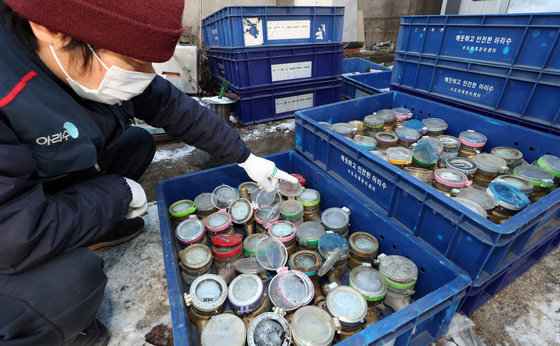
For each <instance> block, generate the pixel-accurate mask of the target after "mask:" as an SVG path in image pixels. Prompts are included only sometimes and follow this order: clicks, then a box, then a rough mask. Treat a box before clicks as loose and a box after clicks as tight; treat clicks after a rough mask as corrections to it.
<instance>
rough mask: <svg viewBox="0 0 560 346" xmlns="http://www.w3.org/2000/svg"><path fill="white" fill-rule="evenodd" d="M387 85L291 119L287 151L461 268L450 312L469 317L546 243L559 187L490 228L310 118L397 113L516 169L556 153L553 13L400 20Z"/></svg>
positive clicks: (558, 232) (558, 71)
mask: <svg viewBox="0 0 560 346" xmlns="http://www.w3.org/2000/svg"><path fill="white" fill-rule="evenodd" d="M391 89H392V90H394V91H395V90H396V91H397V92H390V93H386V94H381V95H375V96H369V97H365V98H361V99H357V100H350V101H346V102H343V103H339V104H336V105H329V106H323V107H319V108H315V109H309V110H304V111H299V112H297V113H296V150H297V151H298V152H300V153H302V154H303V156H305V157H306V158H307V159H308V160H310V161H311V162H314V163H315V164H316V165H318V166H319V167H321V168H322V169H323V170H325V171H326V172H327V173H328V174H329V175H331V176H332V177H334V178H335V179H336V180H338V181H343V182H344V183H345V184H347V186H348V187H349V188H355V189H357V190H358V191H359V192H358V193H359V194H360V195H362V196H364V198H367V199H368V200H369V201H370V202H371V204H370V206H369V208H370V209H372V210H374V211H376V213H378V214H381V215H386V216H388V217H390V218H391V219H392V220H393V221H394V222H395V224H397V225H399V226H400V227H402V228H403V229H405V230H407V231H408V232H410V233H411V234H413V235H414V236H416V237H418V238H420V239H422V240H424V241H426V242H428V243H429V244H430V245H432V246H433V247H434V248H435V249H436V250H438V251H439V252H440V253H442V254H443V255H445V257H447V258H448V259H450V260H451V261H453V262H454V263H456V264H457V265H459V266H460V267H461V268H462V269H464V270H465V271H467V272H468V273H469V275H470V276H471V278H472V280H473V284H472V285H471V287H470V288H469V289H468V290H467V294H466V297H465V298H464V300H463V301H462V303H461V305H460V307H459V309H460V311H462V312H464V313H466V314H471V313H472V312H474V311H475V310H476V309H477V308H478V307H480V306H481V305H482V304H483V303H484V302H486V301H487V300H488V299H490V298H491V297H492V296H494V295H495V294H497V293H498V292H499V291H500V290H501V289H503V288H504V287H505V286H507V285H508V284H509V283H511V282H512V281H513V280H515V278H517V277H518V276H519V275H521V274H522V273H523V272H524V271H526V270H527V269H528V268H530V267H531V266H532V265H533V264H534V263H535V262H536V261H538V260H539V259H540V258H542V257H543V256H544V255H546V254H547V253H548V252H550V251H551V250H552V249H554V248H556V247H558V245H559V243H560V190H556V191H553V192H552V193H550V194H549V195H547V196H546V197H545V198H543V199H541V200H539V201H537V202H536V203H533V204H531V205H529V206H528V207H527V208H525V209H524V210H522V211H521V212H519V213H518V214H516V215H514V216H513V217H512V218H511V219H509V220H507V221H506V222H504V223H503V224H500V225H497V224H494V223H492V222H490V221H489V220H487V219H484V218H482V217H481V216H479V215H477V214H475V213H474V212H472V211H470V210H468V209H467V208H466V207H464V206H462V205H460V204H459V203H456V202H455V201H453V200H452V199H450V198H448V197H446V196H444V195H443V194H442V193H440V192H438V191H436V190H435V189H433V188H432V187H431V186H428V185H426V184H423V183H421V182H419V181H418V180H417V179H416V178H414V177H412V176H410V175H409V174H408V173H406V172H404V171H402V170H400V169H398V168H396V167H395V166H393V165H391V164H389V163H387V162H385V161H382V160H381V159H379V158H378V157H377V156H375V155H373V154H371V153H370V152H369V151H367V150H365V149H362V148H360V147H359V146H358V145H356V144H353V143H352V142H351V141H348V140H347V139H346V138H343V137H341V136H340V135H338V134H335V133H334V132H333V131H332V130H330V129H327V128H325V127H324V126H321V125H320V124H319V122H330V123H335V122H346V121H349V120H355V119H357V118H359V117H360V116H362V117H363V116H365V115H367V114H371V113H372V112H374V111H377V110H379V109H383V108H394V107H406V108H408V109H410V110H411V111H412V112H413V113H414V116H415V118H417V119H420V120H422V119H426V118H429V117H437V118H442V119H444V120H445V121H446V122H447V123H448V124H449V128H448V130H447V133H449V134H450V135H454V136H457V135H458V134H459V132H460V131H462V130H464V129H466V128H468V129H473V130H475V131H478V132H481V133H484V134H486V136H487V137H488V142H487V146H488V147H490V148H491V147H494V146H499V145H503V146H509V147H513V148H517V149H518V150H520V151H521V152H522V153H523V155H524V158H525V159H526V160H527V161H528V162H532V161H534V160H536V159H538V158H539V157H540V156H542V155H545V154H553V155H556V156H560V136H559V135H560V14H558V13H542V14H519V15H486V16H414V17H412V16H406V17H402V19H401V26H400V30H399V39H398V42H397V47H396V56H395V64H394V68H393V74H392V80H391Z"/></svg>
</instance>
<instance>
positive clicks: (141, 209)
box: [124, 178, 148, 219]
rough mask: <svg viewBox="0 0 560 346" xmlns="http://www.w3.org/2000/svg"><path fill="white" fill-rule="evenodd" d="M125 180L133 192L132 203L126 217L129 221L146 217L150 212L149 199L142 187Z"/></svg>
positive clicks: (132, 181)
mask: <svg viewBox="0 0 560 346" xmlns="http://www.w3.org/2000/svg"><path fill="white" fill-rule="evenodd" d="M124 180H125V181H126V183H127V184H128V187H130V191H131V192H132V201H130V204H129V205H128V214H126V216H125V217H126V218H127V219H134V218H135V217H138V216H142V215H145V214H146V211H147V210H148V199H147V198H146V192H144V189H143V188H142V185H140V184H138V183H137V182H135V181H134V180H130V179H128V178H124Z"/></svg>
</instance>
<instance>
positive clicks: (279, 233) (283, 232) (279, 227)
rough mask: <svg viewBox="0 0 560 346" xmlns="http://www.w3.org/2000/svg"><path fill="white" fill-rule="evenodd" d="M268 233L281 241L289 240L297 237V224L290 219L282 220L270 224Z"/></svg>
mask: <svg viewBox="0 0 560 346" xmlns="http://www.w3.org/2000/svg"><path fill="white" fill-rule="evenodd" d="M268 233H269V234H270V236H271V237H274V238H276V239H278V240H280V241H288V240H291V239H293V238H294V237H295V235H296V226H295V225H294V224H293V223H291V222H289V221H284V220H280V221H277V222H275V223H273V224H272V225H271V226H270V228H269V230H268Z"/></svg>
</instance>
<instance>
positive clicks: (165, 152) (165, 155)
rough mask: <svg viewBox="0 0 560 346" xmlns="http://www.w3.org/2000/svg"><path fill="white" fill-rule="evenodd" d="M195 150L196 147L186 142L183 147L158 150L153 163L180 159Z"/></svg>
mask: <svg viewBox="0 0 560 346" xmlns="http://www.w3.org/2000/svg"><path fill="white" fill-rule="evenodd" d="M195 150H196V148H195V147H192V146H190V145H186V144H185V146H184V147H181V148H176V149H161V150H157V151H156V154H155V155H154V159H153V160H152V163H154V162H159V161H163V160H178V159H181V158H184V157H186V156H188V155H190V154H191V153H192V152H193V151H195Z"/></svg>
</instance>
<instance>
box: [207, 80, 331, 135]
mask: <svg viewBox="0 0 560 346" xmlns="http://www.w3.org/2000/svg"><path fill="white" fill-rule="evenodd" d="M214 85H215V87H216V88H218V89H217V90H219V87H220V85H222V81H221V80H219V79H214ZM341 86H342V81H341V80H340V79H329V80H324V81H314V82H307V83H295V84H289V85H278V86H274V87H269V88H256V89H246V90H237V89H235V88H231V87H229V88H228V92H230V93H235V94H237V95H238V96H239V98H238V99H237V102H235V103H233V104H232V105H231V111H232V112H233V115H234V116H235V118H236V119H237V121H238V122H239V123H240V124H241V125H250V124H256V123H263V122H267V121H273V120H280V119H285V118H289V117H293V116H294V114H295V112H296V110H299V109H305V108H311V107H317V106H321V105H326V104H329V103H333V102H338V101H340V88H341Z"/></svg>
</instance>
